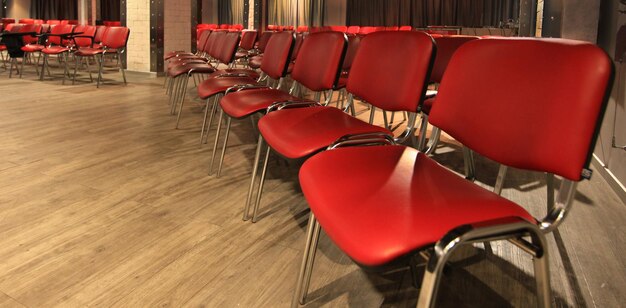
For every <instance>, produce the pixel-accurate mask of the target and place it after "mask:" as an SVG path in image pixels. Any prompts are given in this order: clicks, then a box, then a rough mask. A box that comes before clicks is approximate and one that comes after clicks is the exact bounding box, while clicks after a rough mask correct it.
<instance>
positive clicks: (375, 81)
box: [346, 31, 435, 112]
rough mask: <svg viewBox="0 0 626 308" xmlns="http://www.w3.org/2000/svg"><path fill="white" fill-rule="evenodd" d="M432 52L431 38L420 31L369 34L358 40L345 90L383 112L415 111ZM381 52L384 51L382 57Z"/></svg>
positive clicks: (431, 58)
mask: <svg viewBox="0 0 626 308" xmlns="http://www.w3.org/2000/svg"><path fill="white" fill-rule="evenodd" d="M434 49H435V47H434V44H433V39H432V38H431V37H430V36H429V35H428V34H425V33H422V32H406V31H394V32H391V31H384V32H382V33H378V32H376V33H372V34H370V35H368V36H367V37H365V38H363V40H362V41H361V45H360V47H359V50H358V52H357V54H356V56H355V58H354V62H353V64H352V68H351V69H350V78H349V79H348V83H347V85H346V89H347V90H348V92H350V93H353V94H354V95H356V96H357V97H359V98H361V99H363V100H365V101H367V102H368V103H370V104H372V105H375V106H376V107H379V108H382V109H385V110H389V111H410V112H416V111H417V106H418V104H419V103H420V101H421V99H422V95H423V93H424V92H425V88H426V86H427V81H428V72H429V69H430V67H431V63H432V61H433V58H434V54H435V53H434ZM381 50H385V53H384V56H382V57H381ZM399 59H402V61H399ZM372 72H375V74H376V78H372V76H371V74H372Z"/></svg>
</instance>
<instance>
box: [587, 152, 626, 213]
mask: <svg viewBox="0 0 626 308" xmlns="http://www.w3.org/2000/svg"><path fill="white" fill-rule="evenodd" d="M591 163H592V164H593V166H594V167H595V169H596V170H597V171H598V173H600V174H601V175H602V177H603V178H604V179H605V180H606V181H607V183H609V186H611V188H612V189H613V191H615V193H616V194H617V196H618V197H619V198H620V199H621V200H622V203H624V204H626V187H624V184H622V183H621V182H620V181H619V180H618V179H617V178H616V177H615V175H614V174H613V173H612V172H611V170H609V169H608V168H606V167H605V166H604V164H603V163H602V161H601V160H600V158H598V157H597V156H596V155H595V154H593V159H592V160H591Z"/></svg>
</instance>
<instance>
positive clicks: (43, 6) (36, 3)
mask: <svg viewBox="0 0 626 308" xmlns="http://www.w3.org/2000/svg"><path fill="white" fill-rule="evenodd" d="M30 17H31V18H36V19H69V20H75V19H78V7H77V1H76V0H32V1H31V3H30Z"/></svg>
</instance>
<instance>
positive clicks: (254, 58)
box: [248, 31, 276, 69]
mask: <svg viewBox="0 0 626 308" xmlns="http://www.w3.org/2000/svg"><path fill="white" fill-rule="evenodd" d="M274 33H276V32H270V31H265V32H263V33H262V34H261V36H260V37H259V41H258V42H257V43H256V48H255V50H252V51H251V52H250V54H249V56H251V57H250V58H249V59H250V60H249V61H248V66H250V67H251V68H254V69H258V68H260V67H261V62H263V52H265V47H266V46H267V43H268V42H269V41H270V38H271V37H272V35H273V34H274Z"/></svg>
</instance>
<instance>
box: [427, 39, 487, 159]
mask: <svg viewBox="0 0 626 308" xmlns="http://www.w3.org/2000/svg"><path fill="white" fill-rule="evenodd" d="M477 39H479V37H477V36H464V35H452V36H439V37H435V43H437V56H436V57H435V63H434V64H433V70H432V72H431V74H430V83H431V84H434V85H435V86H438V85H439V83H441V80H442V79H443V74H444V72H445V71H446V68H447V67H448V63H449V62H450V59H452V55H453V54H454V53H455V52H456V50H457V49H459V47H461V46H462V45H463V44H465V43H467V42H470V41H473V40H477ZM429 92H430V93H427V99H426V100H424V104H423V105H422V109H421V116H422V121H421V125H420V130H419V142H418V144H417V148H418V149H419V150H420V151H422V152H424V153H426V154H431V153H433V152H434V151H435V148H436V147H437V143H438V142H439V137H440V135H441V130H440V129H439V128H437V127H433V130H432V132H431V134H430V140H429V142H428V144H426V131H427V128H428V114H429V113H430V109H431V108H432V106H433V104H434V102H435V98H436V96H435V95H436V94H437V91H436V90H435V91H429Z"/></svg>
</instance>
